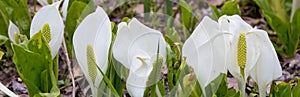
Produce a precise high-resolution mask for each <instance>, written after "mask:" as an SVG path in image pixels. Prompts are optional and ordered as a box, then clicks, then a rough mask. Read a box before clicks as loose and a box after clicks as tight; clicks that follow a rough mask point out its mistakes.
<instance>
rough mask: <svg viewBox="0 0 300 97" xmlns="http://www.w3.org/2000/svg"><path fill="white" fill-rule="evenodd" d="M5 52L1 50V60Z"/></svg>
mask: <svg viewBox="0 0 300 97" xmlns="http://www.w3.org/2000/svg"><path fill="white" fill-rule="evenodd" d="M4 54H5V53H4V52H2V51H0V60H1V59H2V57H3V55H4Z"/></svg>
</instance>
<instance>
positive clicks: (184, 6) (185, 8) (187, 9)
mask: <svg viewBox="0 0 300 97" xmlns="http://www.w3.org/2000/svg"><path fill="white" fill-rule="evenodd" d="M179 4H180V11H181V16H180V21H181V22H182V23H183V25H184V26H185V27H186V28H187V29H188V30H190V29H189V28H191V18H192V8H191V6H190V5H189V4H188V3H186V2H185V1H184V0H179Z"/></svg>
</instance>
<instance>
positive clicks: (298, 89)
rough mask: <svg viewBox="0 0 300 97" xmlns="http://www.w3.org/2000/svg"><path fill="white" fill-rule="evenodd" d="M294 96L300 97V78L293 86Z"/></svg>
mask: <svg viewBox="0 0 300 97" xmlns="http://www.w3.org/2000/svg"><path fill="white" fill-rule="evenodd" d="M292 97H300V79H298V83H297V85H296V86H294V87H293V90H292Z"/></svg>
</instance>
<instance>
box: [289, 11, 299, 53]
mask: <svg viewBox="0 0 300 97" xmlns="http://www.w3.org/2000/svg"><path fill="white" fill-rule="evenodd" d="M289 35H290V37H289V39H290V41H289V44H291V46H290V49H291V50H292V51H290V52H288V54H289V56H293V55H295V54H296V50H297V46H298V39H299V36H300V8H298V9H297V11H296V12H295V13H294V16H293V19H292V22H291V33H290V34H289Z"/></svg>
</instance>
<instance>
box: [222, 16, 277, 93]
mask: <svg viewBox="0 0 300 97" xmlns="http://www.w3.org/2000/svg"><path fill="white" fill-rule="evenodd" d="M219 24H220V25H221V31H222V32H223V33H225V37H227V38H226V39H227V40H229V43H230V47H229V49H230V50H229V52H228V56H227V60H228V61H227V62H228V63H227V66H228V69H229V72H230V73H231V74H232V75H233V76H234V77H235V78H236V79H237V80H238V82H239V88H240V90H241V91H243V95H244V96H246V94H245V92H244V91H245V85H246V81H247V78H248V76H249V75H250V76H251V78H253V79H254V81H255V82H256V83H257V84H258V87H259V93H260V96H261V97H264V96H265V94H266V88H267V85H268V84H269V83H271V82H272V80H274V79H276V78H278V77H280V76H281V75H282V69H281V66H280V63H279V60H278V57H277V54H276V52H275V49H274V47H273V45H272V43H271V41H270V40H269V37H268V34H267V32H266V31H263V30H259V29H256V28H252V27H251V26H250V25H249V24H247V23H246V22H245V21H243V20H242V18H241V17H240V16H238V15H233V16H226V15H225V16H222V17H220V19H219ZM226 33H228V34H226Z"/></svg>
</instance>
